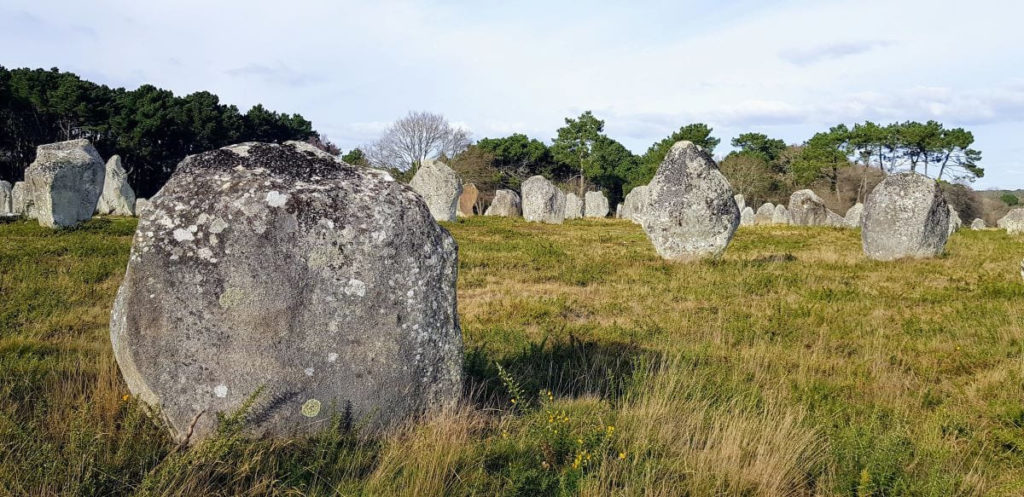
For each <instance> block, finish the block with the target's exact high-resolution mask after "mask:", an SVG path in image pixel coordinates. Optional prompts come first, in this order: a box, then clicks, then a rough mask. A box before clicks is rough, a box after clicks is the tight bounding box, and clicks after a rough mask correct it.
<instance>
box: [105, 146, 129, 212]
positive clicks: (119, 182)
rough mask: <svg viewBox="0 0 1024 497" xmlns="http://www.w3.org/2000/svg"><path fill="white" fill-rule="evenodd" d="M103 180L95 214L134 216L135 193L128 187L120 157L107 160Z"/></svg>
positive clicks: (126, 175) (116, 156) (126, 176)
mask: <svg viewBox="0 0 1024 497" xmlns="http://www.w3.org/2000/svg"><path fill="white" fill-rule="evenodd" d="M104 169H105V171H106V174H105V179H104V180H103V193H102V194H100V201H99V203H98V204H96V213H97V214H113V215H115V216H134V215H135V192H134V191H132V187H131V186H129V185H128V173H126V172H125V171H124V166H122V165H121V156H120V155H115V156H113V157H111V158H110V159H109V160H107V165H106V167H105V168H104Z"/></svg>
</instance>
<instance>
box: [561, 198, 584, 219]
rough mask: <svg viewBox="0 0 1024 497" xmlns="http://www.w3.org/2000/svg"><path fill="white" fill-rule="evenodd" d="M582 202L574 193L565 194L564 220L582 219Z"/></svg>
mask: <svg viewBox="0 0 1024 497" xmlns="http://www.w3.org/2000/svg"><path fill="white" fill-rule="evenodd" d="M583 210H584V205H583V200H582V199H580V197H579V196H577V195H576V194H575V193H572V192H569V193H566V194H565V218H566V219H582V218H583Z"/></svg>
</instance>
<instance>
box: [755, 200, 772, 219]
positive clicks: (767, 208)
mask: <svg viewBox="0 0 1024 497" xmlns="http://www.w3.org/2000/svg"><path fill="white" fill-rule="evenodd" d="M774 217H775V206H774V205H772V203H771V202H765V203H763V204H761V207H758V208H757V213H756V214H754V224H772V218H774Z"/></svg>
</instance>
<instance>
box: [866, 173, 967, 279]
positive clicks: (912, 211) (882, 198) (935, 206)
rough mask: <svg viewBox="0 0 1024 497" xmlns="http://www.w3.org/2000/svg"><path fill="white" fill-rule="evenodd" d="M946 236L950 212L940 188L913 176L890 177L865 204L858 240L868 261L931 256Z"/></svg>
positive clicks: (933, 183)
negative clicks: (859, 238)
mask: <svg viewBox="0 0 1024 497" xmlns="http://www.w3.org/2000/svg"><path fill="white" fill-rule="evenodd" d="M948 236H949V209H948V208H947V207H946V200H945V199H944V198H943V197H942V191H941V190H940V189H939V185H938V184H937V183H936V182H935V181H933V180H932V179H930V178H927V177H925V176H922V175H919V174H914V173H902V174H893V175H890V176H888V177H886V178H885V180H883V181H882V182H881V183H879V184H878V186H876V187H875V189H874V190H872V191H871V193H870V194H869V195H868V198H867V201H866V202H865V203H864V218H863V223H862V229H861V241H862V243H863V246H864V253H865V254H866V255H867V256H868V257H869V258H871V259H876V260H883V261H890V260H893V259H899V258H902V257H915V258H919V257H932V256H935V255H938V254H941V253H942V249H943V247H945V245H946V238H947V237H948Z"/></svg>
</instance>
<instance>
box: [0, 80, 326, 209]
mask: <svg viewBox="0 0 1024 497" xmlns="http://www.w3.org/2000/svg"><path fill="white" fill-rule="evenodd" d="M0 129H2V130H3V132H2V133H0V179H4V180H7V181H11V182H13V181H19V180H21V179H22V177H23V175H24V169H25V168H26V167H27V166H28V165H29V164H30V163H31V162H32V160H34V158H35V147H36V146H37V145H40V144H44V143H52V142H57V141H63V140H70V139H76V138H88V139H89V140H91V141H92V143H93V144H94V145H95V146H96V149H97V150H99V152H100V154H101V155H102V156H103V157H109V156H111V155H113V154H119V155H120V156H121V158H122V159H123V160H124V164H125V167H126V169H127V171H128V179H129V183H130V184H131V186H132V188H134V189H135V191H136V192H137V193H138V195H139V196H141V197H149V196H151V195H152V194H153V193H155V192H156V191H157V190H159V189H160V188H161V187H162V186H163V184H164V183H165V182H166V181H167V179H168V178H169V177H170V175H171V173H173V172H174V168H175V167H176V166H177V164H178V162H180V161H181V160H182V159H183V158H185V156H187V155H189V154H193V153H198V152H202V151H206V150H211V149H215V148H219V147H223V146H226V145H230V144H233V143H238V142H244V141H269V142H280V141H285V140H314V141H320V142H325V145H330V144H329V142H326V140H325V139H319V138H320V137H319V135H317V133H316V132H315V131H313V126H312V123H310V122H309V121H307V120H306V119H304V118H303V117H302V116H301V115H299V114H287V113H278V112H274V111H271V110H268V109H266V108H264V107H263V106H262V105H256V106H254V107H252V108H251V109H249V110H248V111H246V112H245V113H242V112H240V111H239V110H238V108H237V107H236V106H234V105H224V104H222V103H221V102H220V99H219V98H218V97H217V95H214V94H212V93H210V92H206V91H200V92H195V93H191V94H189V95H185V96H183V97H179V96H175V95H174V94H173V93H172V92H171V91H169V90H164V89H161V88H157V87H155V86H153V85H148V84H147V85H142V86H140V87H139V88H137V89H135V90H126V89H124V88H110V87H107V86H105V85H98V84H95V83H92V82H90V81H86V80H84V79H82V78H80V77H79V76H77V75H76V74H74V73H70V72H64V71H60V70H58V69H56V68H53V69H50V70H44V69H12V70H8V69H6V68H4V67H2V66H0ZM318 139H319V140H318Z"/></svg>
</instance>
